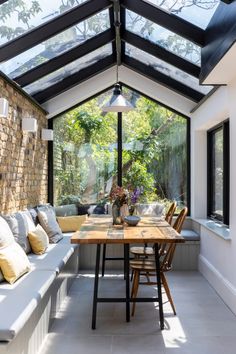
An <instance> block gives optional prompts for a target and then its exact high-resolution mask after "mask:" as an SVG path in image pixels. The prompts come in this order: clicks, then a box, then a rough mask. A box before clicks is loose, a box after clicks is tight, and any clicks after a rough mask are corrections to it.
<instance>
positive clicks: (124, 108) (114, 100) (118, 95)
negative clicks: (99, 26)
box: [102, 0, 134, 112]
mask: <svg viewBox="0 0 236 354" xmlns="http://www.w3.org/2000/svg"><path fill="white" fill-rule="evenodd" d="M113 6H114V19H115V31H116V84H115V86H114V90H113V94H112V96H111V98H110V99H109V101H108V102H107V103H106V104H105V105H104V106H103V107H102V110H103V112H129V111H132V110H133V109H134V106H133V105H132V104H131V103H130V102H128V101H127V100H126V98H125V97H124V96H123V95H122V90H121V85H120V84H119V79H118V67H119V65H121V38H120V25H121V23H120V3H119V0H113Z"/></svg>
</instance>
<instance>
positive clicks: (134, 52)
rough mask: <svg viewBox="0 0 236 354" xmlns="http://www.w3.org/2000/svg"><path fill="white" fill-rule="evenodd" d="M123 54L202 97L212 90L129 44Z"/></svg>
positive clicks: (210, 87) (192, 77)
mask: <svg viewBox="0 0 236 354" xmlns="http://www.w3.org/2000/svg"><path fill="white" fill-rule="evenodd" d="M125 54H126V55H128V56H129V57H131V58H134V59H137V60H139V61H140V62H142V63H144V64H145V65H148V66H151V67H152V68H153V69H155V70H157V71H159V72H160V73H162V74H164V75H166V76H169V77H171V78H172V79H174V80H176V81H178V82H181V83H182V84H184V85H186V86H188V87H191V88H192V89H194V90H196V91H198V92H200V93H202V94H204V95H206V94H208V93H209V91H210V90H211V89H212V86H200V85H199V81H198V79H196V78H195V77H194V76H191V75H189V74H187V73H186V72H184V71H182V70H180V69H178V68H176V67H175V66H173V65H171V64H168V63H166V62H165V61H163V60H161V59H158V58H156V57H154V56H153V55H151V54H148V53H147V52H144V51H143V50H141V49H139V48H137V47H134V46H132V45H130V44H126V49H125Z"/></svg>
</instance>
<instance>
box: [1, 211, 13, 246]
mask: <svg viewBox="0 0 236 354" xmlns="http://www.w3.org/2000/svg"><path fill="white" fill-rule="evenodd" d="M12 242H14V236H13V233H12V231H11V229H10V227H9V225H8V223H7V222H6V220H5V219H4V218H3V217H2V216H0V248H2V247H6V246H8V245H10V244H11V243H12Z"/></svg>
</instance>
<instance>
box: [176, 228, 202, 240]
mask: <svg viewBox="0 0 236 354" xmlns="http://www.w3.org/2000/svg"><path fill="white" fill-rule="evenodd" d="M181 236H183V237H184V239H185V240H186V241H199V240H200V236H199V235H198V233H197V232H195V231H193V230H182V231H181Z"/></svg>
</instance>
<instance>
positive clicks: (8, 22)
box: [0, 0, 88, 45]
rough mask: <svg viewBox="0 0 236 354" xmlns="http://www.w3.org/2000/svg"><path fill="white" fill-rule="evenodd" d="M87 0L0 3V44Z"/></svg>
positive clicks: (30, 0)
mask: <svg viewBox="0 0 236 354" xmlns="http://www.w3.org/2000/svg"><path fill="white" fill-rule="evenodd" d="M86 1H88V0H75V1H62V0H24V1H15V0H8V1H7V2H5V3H4V4H2V5H0V45H3V44H4V43H6V42H8V41H10V40H12V39H16V38H18V37H20V36H22V35H23V34H24V33H26V32H29V31H30V30H32V29H33V28H35V27H38V26H39V25H42V24H44V23H46V22H48V21H50V20H52V19H54V18H55V17H57V16H59V15H62V14H63V13H65V12H67V11H68V10H70V9H72V8H73V7H76V6H78V5H81V4H82V3H84V2H86Z"/></svg>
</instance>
